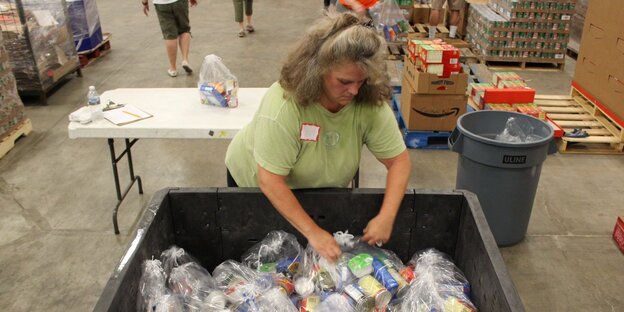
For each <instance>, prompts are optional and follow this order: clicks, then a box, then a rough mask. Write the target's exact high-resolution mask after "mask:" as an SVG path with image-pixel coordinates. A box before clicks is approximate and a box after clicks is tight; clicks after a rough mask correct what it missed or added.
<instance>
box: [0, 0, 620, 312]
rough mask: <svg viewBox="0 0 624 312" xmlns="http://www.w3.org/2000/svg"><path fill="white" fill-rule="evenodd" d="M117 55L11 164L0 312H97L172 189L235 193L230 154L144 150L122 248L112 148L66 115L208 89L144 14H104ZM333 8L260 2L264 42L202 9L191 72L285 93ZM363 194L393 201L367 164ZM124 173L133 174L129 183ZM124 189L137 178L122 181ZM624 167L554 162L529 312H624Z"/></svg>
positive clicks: (443, 161) (41, 116)
mask: <svg viewBox="0 0 624 312" xmlns="http://www.w3.org/2000/svg"><path fill="white" fill-rule="evenodd" d="M98 5H99V12H100V18H101V21H102V25H103V29H104V30H105V31H106V32H110V33H112V34H113V37H112V40H111V42H112V51H111V53H109V54H108V55H106V56H105V57H103V58H101V59H99V60H97V61H96V62H94V63H93V64H91V65H89V66H88V67H87V68H85V69H84V71H83V73H84V77H83V78H73V79H71V81H69V82H68V83H67V84H66V85H64V86H63V87H62V88H60V89H59V90H58V91H56V92H55V93H54V94H53V95H52V96H51V97H50V100H49V105H48V106H45V107H33V106H28V107H26V114H27V116H28V117H29V118H30V119H31V120H32V122H33V127H34V131H33V132H32V133H31V135H29V136H28V137H25V138H22V139H21V140H19V141H18V142H17V145H16V146H15V148H14V149H13V150H12V151H11V152H10V153H9V154H7V155H6V156H5V157H3V158H2V159H1V160H0V207H2V209H0V280H1V281H2V283H0V307H2V310H3V311H88V310H91V309H92V308H93V306H94V304H95V302H96V301H97V299H98V298H99V296H100V292H101V291H102V289H103V287H104V285H105V284H106V281H107V280H108V278H109V275H110V273H111V272H112V269H113V267H114V266H115V264H116V263H117V261H119V259H120V257H121V255H122V254H123V253H124V251H125V249H126V247H127V244H128V241H129V238H130V237H131V233H132V230H133V229H134V226H135V223H136V221H137V219H138V217H139V216H140V215H141V212H142V209H143V208H144V205H145V203H146V202H148V201H149V199H150V197H151V195H152V194H153V193H154V192H155V191H157V190H158V189H160V188H163V187H168V186H193V187H207V186H224V185H225V176H224V172H225V166H224V165H223V157H224V154H225V150H226V148H227V145H228V143H229V142H228V141H226V140H223V141H217V140H201V141H200V140H143V141H140V142H139V143H138V144H137V145H136V148H135V152H134V157H135V162H136V171H137V172H138V173H140V175H141V176H142V177H143V179H144V184H143V186H144V190H145V194H144V195H143V196H139V195H137V194H136V189H135V190H133V191H132V192H131V193H130V195H129V197H128V198H127V199H126V201H125V203H124V204H123V205H122V207H121V211H120V216H119V217H120V226H121V235H117V236H116V235H113V232H112V224H111V209H112V207H113V206H114V205H115V196H114V185H113V182H112V174H111V170H110V165H109V154H108V149H107V145H106V142H105V140H95V139H94V140H70V139H69V138H68V137H67V130H66V129H67V115H68V114H69V113H70V112H72V111H73V110H75V109H77V108H78V107H79V106H81V105H83V104H84V102H85V95H86V91H87V87H88V86H89V85H95V86H96V87H97V89H98V90H100V92H102V91H105V90H110V89H114V88H121V87H194V86H195V84H196V79H197V75H193V76H188V77H187V76H186V75H180V76H179V77H177V78H175V79H172V78H169V77H168V76H167V75H166V69H167V62H166V55H165V50H164V46H163V43H162V40H161V35H160V31H159V27H158V23H157V20H156V17H155V16H154V15H153V14H152V15H150V17H149V18H146V17H144V16H143V15H142V12H141V6H140V4H139V1H125V0H109V1H99V2H98ZM320 8H321V1H320V0H319V1H312V0H310V1H287V0H271V1H258V2H257V3H256V6H255V14H254V18H255V26H256V29H257V32H256V33H255V34H253V35H250V36H248V37H247V38H244V39H239V38H237V37H236V32H237V25H236V24H235V23H234V22H233V16H232V15H233V9H232V4H231V1H209V2H204V1H200V4H199V6H198V7H196V8H193V9H191V21H192V26H193V36H194V37H193V41H192V52H191V64H192V65H193V66H194V67H195V68H196V70H198V69H199V66H200V64H201V60H202V58H203V56H204V55H206V54H210V53H214V54H217V55H219V56H221V57H222V58H223V60H224V62H225V64H226V65H227V66H229V68H230V69H231V70H232V72H233V73H235V74H236V75H237V76H238V78H239V80H240V85H241V86H242V87H267V86H269V85H270V84H271V83H272V82H273V81H274V80H276V79H277V77H278V73H279V68H280V59H281V57H282V56H283V55H284V53H285V50H286V48H287V46H288V45H289V44H290V43H291V42H292V41H293V40H295V39H296V38H297V37H298V36H299V34H300V33H301V31H302V30H303V29H304V28H305V27H306V26H307V25H309V24H310V23H311V22H312V21H313V20H314V19H315V18H316V17H318V16H320V10H319V9H320ZM573 71H574V61H573V60H568V64H567V66H566V70H565V72H558V73H541V72H527V73H522V75H523V76H525V77H526V78H527V79H530V80H531V81H530V84H531V85H532V86H533V87H535V88H537V90H538V93H540V94H566V93H568V91H569V85H570V80H571V76H572V75H573ZM410 156H411V159H412V163H413V173H412V176H411V179H410V182H409V187H415V188H432V189H452V188H453V187H454V184H455V174H456V173H455V170H456V169H455V168H456V162H457V155H456V154H455V153H452V152H449V151H434V150H410ZM361 168H363V169H362V172H361V186H362V187H382V186H383V181H384V169H383V167H382V166H381V165H379V164H378V163H377V161H376V160H374V158H373V157H371V155H370V154H369V153H366V155H365V156H364V159H363V164H362V166H361ZM124 169H125V168H124V167H123V166H122V168H121V171H120V172H122V173H125V172H126V171H124ZM122 177H124V178H125V175H122ZM622 189H624V157H622V156H588V155H554V156H551V157H549V158H548V159H547V160H546V162H545V163H544V166H543V170H542V177H541V181H540V187H539V189H538V192H537V196H536V199H535V205H534V208H533V214H532V219H531V223H530V225H529V229H528V235H527V237H526V239H525V240H524V241H523V242H521V243H519V244H518V245H516V246H513V247H507V248H502V249H501V252H502V254H503V257H504V259H505V262H506V263H507V266H508V269H509V271H510V273H511V276H512V278H513V280H514V282H515V284H516V286H517V289H518V291H519V293H520V296H521V298H522V300H523V302H524V304H525V306H526V308H527V310H529V311H586V310H594V311H624V298H622V289H623V288H624V257H623V255H622V253H621V252H620V251H619V250H618V249H617V248H616V246H615V244H614V243H613V241H612V239H611V231H612V230H613V226H614V224H615V219H616V216H617V215H624V211H623V210H622V206H621V205H622V199H623V196H622V193H621V191H622Z"/></svg>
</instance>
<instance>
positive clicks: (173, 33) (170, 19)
mask: <svg viewBox="0 0 624 312" xmlns="http://www.w3.org/2000/svg"><path fill="white" fill-rule="evenodd" d="M154 6H155V7H156V15H158V22H159V23H160V30H161V31H162V34H163V38H165V39H167V40H171V39H177V38H178V35H180V34H183V33H187V32H190V31H191V25H190V23H189V3H188V0H178V1H176V2H174V3H169V4H155V5H154Z"/></svg>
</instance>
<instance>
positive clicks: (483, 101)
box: [468, 72, 546, 120]
mask: <svg viewBox="0 0 624 312" xmlns="http://www.w3.org/2000/svg"><path fill="white" fill-rule="evenodd" d="M468 95H469V96H470V101H471V102H472V103H473V105H476V106H477V107H478V108H479V109H485V110H503V111H512V112H520V113H524V114H527V115H531V116H533V117H535V118H539V119H542V120H545V119H546V112H544V111H543V110H542V109H541V108H539V107H538V106H537V105H535V104H533V101H534V100H535V90H534V89H532V88H529V87H527V86H526V83H525V82H524V80H523V79H522V78H521V77H520V76H519V75H518V74H516V73H514V72H496V73H494V74H493V76H492V83H471V84H470V85H469V86H468Z"/></svg>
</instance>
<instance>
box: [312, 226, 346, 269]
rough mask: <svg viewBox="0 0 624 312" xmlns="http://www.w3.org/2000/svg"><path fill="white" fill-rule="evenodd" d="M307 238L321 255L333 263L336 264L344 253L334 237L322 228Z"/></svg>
mask: <svg viewBox="0 0 624 312" xmlns="http://www.w3.org/2000/svg"><path fill="white" fill-rule="evenodd" d="M306 238H307V239H308V242H309V243H310V245H311V246H312V247H313V248H314V249H315V250H316V251H317V252H318V253H319V255H321V256H322V257H323V258H325V259H327V260H329V261H331V262H336V260H338V257H340V254H341V253H342V251H340V247H339V246H338V243H337V242H336V239H335V238H334V236H333V235H331V234H329V232H327V231H325V230H323V229H321V228H318V229H317V230H315V231H314V232H313V233H312V234H311V235H309V237H306Z"/></svg>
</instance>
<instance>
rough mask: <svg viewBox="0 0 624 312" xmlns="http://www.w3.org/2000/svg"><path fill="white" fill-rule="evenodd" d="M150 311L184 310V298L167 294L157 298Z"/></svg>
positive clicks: (177, 311)
mask: <svg viewBox="0 0 624 312" xmlns="http://www.w3.org/2000/svg"><path fill="white" fill-rule="evenodd" d="M149 311H150V312H152V311H153V312H180V311H184V300H183V299H182V297H181V296H180V295H172V294H167V295H164V296H162V297H160V298H159V300H158V302H156V304H155V305H154V309H153V310H149Z"/></svg>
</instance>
